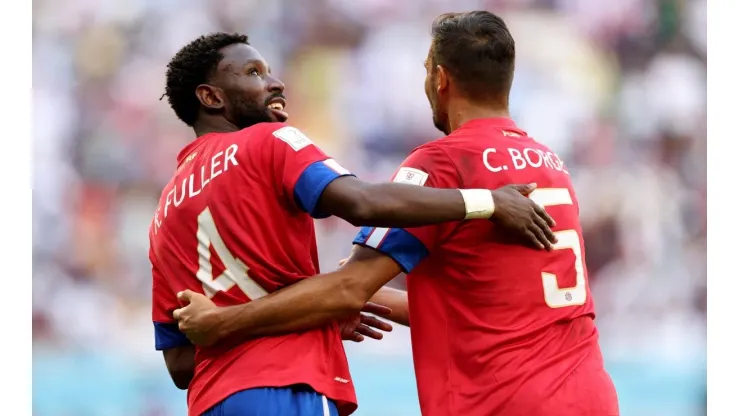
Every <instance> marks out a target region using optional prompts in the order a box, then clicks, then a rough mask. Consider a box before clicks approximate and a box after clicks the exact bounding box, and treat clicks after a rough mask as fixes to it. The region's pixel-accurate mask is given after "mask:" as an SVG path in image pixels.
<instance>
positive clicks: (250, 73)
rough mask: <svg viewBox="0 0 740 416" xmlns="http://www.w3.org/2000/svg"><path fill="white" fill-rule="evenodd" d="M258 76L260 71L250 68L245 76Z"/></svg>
mask: <svg viewBox="0 0 740 416" xmlns="http://www.w3.org/2000/svg"><path fill="white" fill-rule="evenodd" d="M259 74H260V71H258V70H257V69H255V68H252V69H250V70H249V71H247V75H259Z"/></svg>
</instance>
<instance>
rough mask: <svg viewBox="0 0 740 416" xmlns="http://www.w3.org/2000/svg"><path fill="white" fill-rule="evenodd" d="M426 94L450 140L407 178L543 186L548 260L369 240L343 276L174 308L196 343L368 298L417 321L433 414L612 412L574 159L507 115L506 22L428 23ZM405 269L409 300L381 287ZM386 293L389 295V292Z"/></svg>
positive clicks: (434, 146) (386, 233) (501, 248)
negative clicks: (550, 238) (551, 240)
mask: <svg viewBox="0 0 740 416" xmlns="http://www.w3.org/2000/svg"><path fill="white" fill-rule="evenodd" d="M432 36H433V40H432V45H431V47H430V50H429V54H428V58H427V60H426V62H425V66H426V69H427V77H426V82H425V89H426V93H427V97H428V98H429V101H430V104H431V106H432V110H433V114H434V124H435V126H437V128H439V129H440V130H441V131H442V132H444V133H445V135H446V137H444V138H441V139H439V140H436V141H433V142H430V143H427V144H425V145H422V146H420V147H418V148H417V149H416V150H414V152H413V153H412V154H411V155H410V156H409V157H408V158H407V159H406V160H405V161H404V162H403V165H402V166H401V168H400V169H399V170H398V171H397V173H396V174H395V176H394V181H395V182H401V183H409V184H414V185H419V187H428V188H469V187H472V188H491V189H493V188H497V187H500V186H503V185H505V184H509V183H530V182H533V183H537V185H538V188H537V189H536V190H535V191H534V192H532V194H531V195H530V198H531V199H533V200H535V201H537V202H538V204H540V205H541V206H543V207H545V208H546V209H547V211H548V212H549V213H550V214H551V215H552V217H553V218H554V219H555V221H556V222H557V225H556V226H555V228H554V231H555V234H556V236H557V239H558V242H557V244H556V245H555V246H554V249H553V250H552V251H544V250H540V251H537V250H532V249H529V248H526V247H523V246H519V245H516V244H512V243H513V241H515V240H513V238H512V235H511V234H509V233H508V232H506V231H505V230H503V229H501V228H500V227H499V226H498V225H496V224H493V223H491V222H488V221H467V222H451V223H446V224H439V225H434V226H426V227H417V228H370V227H364V228H362V230H361V232H360V233H359V235H358V236H357V237H356V238H355V240H354V243H355V244H356V246H355V247H354V249H353V252H352V255H351V256H350V258H349V260H348V261H347V262H346V264H344V265H343V266H342V267H341V268H340V269H339V270H338V271H336V272H333V273H328V274H326V275H322V276H319V277H317V278H312V279H307V280H305V281H302V282H300V283H297V284H295V285H292V286H291V287H288V288H285V289H283V290H281V291H280V292H278V293H275V294H273V295H270V296H268V297H265V298H263V299H260V300H258V301H256V302H252V303H250V304H246V305H242V306H239V307H230V308H215V307H213V305H212V304H210V302H208V300H207V299H205V298H203V297H200V296H197V295H195V294H193V293H186V294H185V295H184V297H186V298H187V299H188V301H189V302H190V304H189V305H188V306H187V307H185V308H183V309H181V310H180V311H178V317H179V318H180V324H181V328H182V330H183V331H184V332H185V333H187V334H188V336H190V337H192V338H193V339H195V340H196V342H206V343H211V342H215V341H216V340H219V339H222V338H229V337H232V336H245V334H267V333H273V332H281V331H296V330H300V329H304V328H309V327H312V326H315V325H320V324H322V323H324V322H326V321H327V320H329V319H331V318H332V317H335V316H342V315H344V314H349V313H356V312H357V311H359V310H360V308H362V305H364V304H365V302H366V301H367V300H368V299H371V296H374V297H373V298H372V300H373V301H374V302H378V303H381V304H384V305H386V306H389V307H390V308H391V309H393V310H394V313H393V315H392V316H391V318H392V319H393V320H395V321H397V322H400V323H404V324H406V325H410V327H411V340H412V348H413V357H414V367H415V371H416V379H417V385H418V392H419V401H420V405H421V411H422V414H423V415H424V416H458V415H465V416H492V415H496V416H530V415H531V416H535V415H536V416H565V415H578V416H613V415H618V414H619V409H618V402H617V396H616V391H615V389H614V385H613V383H612V381H611V379H610V377H609V375H608V374H607V372H606V371H605V369H604V366H603V359H602V354H601V350H600V348H599V344H598V332H597V330H596V326H595V325H594V305H593V300H592V299H591V293H590V291H589V286H588V276H587V272H586V266H585V263H584V245H583V239H582V232H581V226H580V223H579V219H578V201H577V199H576V195H575V192H574V190H573V186H572V184H571V180H570V173H569V172H568V169H567V167H566V166H565V164H564V163H563V161H562V160H561V159H560V158H559V157H558V156H557V155H556V154H555V153H554V152H553V151H552V150H550V149H549V148H548V147H547V146H545V145H543V144H541V143H539V142H537V141H535V140H534V139H532V138H531V137H529V136H528V135H527V133H526V132H524V131H523V130H522V129H521V128H519V127H518V126H517V125H516V124H515V123H514V122H513V121H512V120H511V119H510V118H509V112H508V97H509V91H510V88H511V83H512V79H513V75H514V57H515V52H514V40H513V38H512V36H511V34H510V33H509V31H508V29H507V27H506V25H505V23H504V22H503V20H502V19H501V18H499V17H498V16H495V15H493V14H491V13H489V12H484V11H479V12H471V13H461V14H445V15H442V16H440V17H439V18H438V19H437V20H435V22H434V24H433V26H432ZM401 271H403V272H406V273H408V276H407V279H408V300H407V299H406V295H405V293H403V292H400V291H395V290H392V289H385V288H383V289H381V288H382V286H383V285H384V284H385V283H387V282H388V281H390V280H391V279H392V278H393V277H395V276H396V275H397V274H398V273H399V272H401ZM379 290H380V291H379Z"/></svg>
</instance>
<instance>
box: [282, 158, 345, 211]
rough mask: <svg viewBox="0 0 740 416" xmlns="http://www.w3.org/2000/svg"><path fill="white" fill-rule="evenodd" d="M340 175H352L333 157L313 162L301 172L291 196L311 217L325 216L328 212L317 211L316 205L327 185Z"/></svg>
mask: <svg viewBox="0 0 740 416" xmlns="http://www.w3.org/2000/svg"><path fill="white" fill-rule="evenodd" d="M332 166H333V167H332ZM342 176H354V175H352V174H351V173H349V172H348V171H346V170H344V168H342V167H341V166H340V165H339V164H338V163H336V162H335V161H334V160H333V159H328V160H325V161H321V162H314V163H312V164H310V165H308V167H307V168H306V169H305V170H304V171H303V173H301V176H300V177H299V178H298V181H297V182H296V184H295V188H294V191H293V197H294V198H295V202H296V204H298V206H299V207H300V208H301V209H302V210H304V211H306V212H308V213H309V214H310V215H311V216H312V217H313V218H326V217H328V216H329V214H327V213H324V212H319V211H318V209H317V207H316V205H318V203H319V198H321V194H322V193H323V192H324V189H326V187H327V186H329V184H330V183H332V181H334V180H335V179H337V178H341V177H342Z"/></svg>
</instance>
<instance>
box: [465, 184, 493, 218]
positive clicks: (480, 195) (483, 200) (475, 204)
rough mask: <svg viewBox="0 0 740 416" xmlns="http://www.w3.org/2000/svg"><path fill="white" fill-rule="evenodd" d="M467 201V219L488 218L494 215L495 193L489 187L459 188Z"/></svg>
mask: <svg viewBox="0 0 740 416" xmlns="http://www.w3.org/2000/svg"><path fill="white" fill-rule="evenodd" d="M458 190H459V191H460V194H462V197H463V201H465V219H466V220H472V219H477V218H482V219H488V218H491V215H493V210H494V208H495V205H494V203H493V195H492V194H491V191H489V190H488V189H458Z"/></svg>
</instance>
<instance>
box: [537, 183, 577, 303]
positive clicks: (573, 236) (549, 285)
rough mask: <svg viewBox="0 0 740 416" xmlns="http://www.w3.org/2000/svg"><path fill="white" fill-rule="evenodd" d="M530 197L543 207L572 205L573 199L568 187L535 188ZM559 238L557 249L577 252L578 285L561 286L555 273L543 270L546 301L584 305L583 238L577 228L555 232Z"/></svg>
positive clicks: (575, 266)
mask: <svg viewBox="0 0 740 416" xmlns="http://www.w3.org/2000/svg"><path fill="white" fill-rule="evenodd" d="M529 198H530V199H532V200H533V201H534V202H536V203H537V204H539V205H541V206H542V207H543V208H547V207H549V206H554V205H572V204H573V199H572V198H571V197H570V192H569V191H568V189H566V188H543V189H535V190H534V191H533V192H532V193H531V194H529ZM554 234H555V236H556V237H557V238H558V242H557V244H555V246H554V247H553V248H554V249H555V250H573V254H575V257H576V259H575V265H574V268H575V271H576V285H575V286H573V287H567V288H560V287H559V286H558V279H557V276H555V275H554V274H553V273H547V272H542V287H543V288H544V289H545V303H547V306H549V307H551V308H562V307H565V306H576V305H583V304H584V303H586V274H585V273H584V265H583V254H582V253H581V238H580V237H579V236H578V232H577V231H576V230H562V231H558V232H555V233H554Z"/></svg>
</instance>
